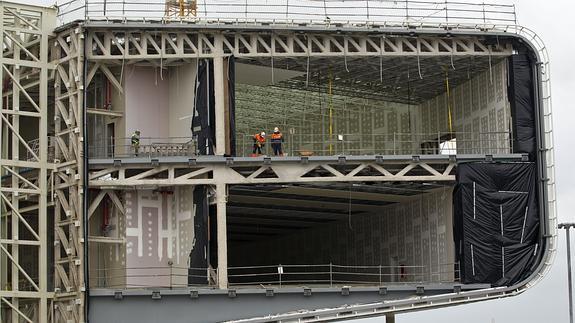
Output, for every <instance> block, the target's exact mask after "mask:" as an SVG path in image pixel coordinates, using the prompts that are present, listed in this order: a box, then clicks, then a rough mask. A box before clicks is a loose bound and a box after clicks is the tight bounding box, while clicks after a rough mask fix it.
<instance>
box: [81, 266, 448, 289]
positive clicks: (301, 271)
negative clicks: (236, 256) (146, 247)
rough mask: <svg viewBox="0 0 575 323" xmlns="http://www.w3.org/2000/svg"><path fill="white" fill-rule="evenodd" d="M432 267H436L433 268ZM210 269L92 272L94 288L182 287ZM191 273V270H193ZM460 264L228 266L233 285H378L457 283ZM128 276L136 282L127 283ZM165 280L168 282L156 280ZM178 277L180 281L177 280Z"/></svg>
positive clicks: (206, 284)
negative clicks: (156, 280)
mask: <svg viewBox="0 0 575 323" xmlns="http://www.w3.org/2000/svg"><path fill="white" fill-rule="evenodd" d="M432 267H433V268H432ZM210 270H215V272H216V273H217V269H211V268H202V267H192V268H188V267H185V266H151V267H111V268H93V269H92V274H91V275H90V281H91V286H92V287H94V288H127V289H130V288H180V287H188V286H192V285H193V286H206V287H208V286H210V282H209V275H210V274H209V273H210ZM191 272H192V273H191ZM458 273H459V264H458V263H444V264H443V263H442V264H436V265H434V266H430V265H425V266H423V265H395V266H391V265H358V266H350V265H340V264H333V263H331V264H292V265H258V266H237V267H228V279H229V285H230V286H252V285H257V286H262V285H271V286H273V285H277V286H279V287H282V286H284V285H286V286H287V285H289V286H294V285H310V284H317V285H329V286H336V285H350V286H353V285H361V286H365V285H374V286H375V285H377V286H380V285H382V284H387V285H389V284H402V285H405V284H414V283H437V282H456V281H457V280H458V279H457V277H458V276H459V275H458ZM182 278H201V279H205V283H204V284H190V283H188V279H185V280H184V282H182ZM128 279H133V280H135V281H132V282H128V281H127V280H128ZM154 279H163V280H162V281H164V282H165V284H159V283H154ZM176 279H179V280H176Z"/></svg>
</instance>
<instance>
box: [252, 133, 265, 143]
mask: <svg viewBox="0 0 575 323" xmlns="http://www.w3.org/2000/svg"><path fill="white" fill-rule="evenodd" d="M254 140H255V141H257V142H259V143H260V144H263V143H264V142H266V138H265V137H262V135H261V134H259V133H256V134H255V135H254Z"/></svg>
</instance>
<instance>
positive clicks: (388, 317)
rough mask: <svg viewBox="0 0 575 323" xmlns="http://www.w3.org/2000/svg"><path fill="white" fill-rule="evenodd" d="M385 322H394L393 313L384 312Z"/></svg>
mask: <svg viewBox="0 0 575 323" xmlns="http://www.w3.org/2000/svg"><path fill="white" fill-rule="evenodd" d="M385 323H395V313H387V314H385Z"/></svg>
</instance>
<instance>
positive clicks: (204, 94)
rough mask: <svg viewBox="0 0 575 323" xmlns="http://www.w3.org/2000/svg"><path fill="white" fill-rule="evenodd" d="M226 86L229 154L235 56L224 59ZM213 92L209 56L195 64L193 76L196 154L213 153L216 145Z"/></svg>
mask: <svg viewBox="0 0 575 323" xmlns="http://www.w3.org/2000/svg"><path fill="white" fill-rule="evenodd" d="M227 67H228V70H227V73H226V76H227V80H226V82H227V89H228V98H227V99H228V105H227V106H228V112H229V113H228V115H229V120H228V125H229V132H228V133H229V137H228V140H229V141H228V142H229V144H230V150H229V154H230V155H231V156H235V154H236V131H235V129H236V126H235V124H236V122H235V119H236V118H235V115H236V100H235V87H236V86H235V77H236V67H235V59H234V57H233V56H232V57H229V58H227ZM215 113H216V112H215V94H214V64H213V61H212V60H211V59H203V60H201V61H200V62H199V64H198V73H197V78H196V102H195V111H194V113H193V117H192V134H193V135H194V136H195V137H196V138H197V140H198V154H200V155H213V154H214V151H215V145H216V133H215V131H216V130H215V129H216V118H215Z"/></svg>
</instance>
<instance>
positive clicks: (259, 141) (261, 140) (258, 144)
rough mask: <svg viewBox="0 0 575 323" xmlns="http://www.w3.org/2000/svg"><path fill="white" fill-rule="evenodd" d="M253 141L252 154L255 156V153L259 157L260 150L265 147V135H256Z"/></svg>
mask: <svg viewBox="0 0 575 323" xmlns="http://www.w3.org/2000/svg"><path fill="white" fill-rule="evenodd" d="M253 139H254V149H253V154H254V155H255V154H256V153H257V154H258V155H261V154H262V148H263V146H265V143H266V133H265V132H263V131H262V132H261V133H256V134H255V135H254V138H253Z"/></svg>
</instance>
